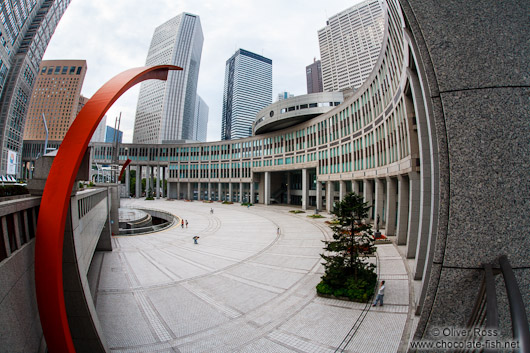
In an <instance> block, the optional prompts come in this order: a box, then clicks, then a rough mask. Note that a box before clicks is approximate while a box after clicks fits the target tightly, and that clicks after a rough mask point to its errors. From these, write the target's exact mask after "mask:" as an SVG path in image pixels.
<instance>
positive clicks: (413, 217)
mask: <svg viewBox="0 0 530 353" xmlns="http://www.w3.org/2000/svg"><path fill="white" fill-rule="evenodd" d="M420 184H421V182H420V174H419V173H417V172H411V173H409V229H408V233H407V258H409V259H412V258H414V257H415V256H416V245H417V244H418V231H419V224H420V212H421V211H420V199H421V185H420Z"/></svg>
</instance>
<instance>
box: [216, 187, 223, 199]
mask: <svg viewBox="0 0 530 353" xmlns="http://www.w3.org/2000/svg"><path fill="white" fill-rule="evenodd" d="M222 190H223V184H221V183H218V184H217V200H218V201H223V195H221V191H222Z"/></svg>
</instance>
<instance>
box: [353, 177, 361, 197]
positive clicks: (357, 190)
mask: <svg viewBox="0 0 530 353" xmlns="http://www.w3.org/2000/svg"><path fill="white" fill-rule="evenodd" d="M351 189H352V191H353V192H354V193H356V194H357V195H359V193H360V192H361V191H360V190H359V189H360V188H359V182H358V181H357V180H352V181H351Z"/></svg>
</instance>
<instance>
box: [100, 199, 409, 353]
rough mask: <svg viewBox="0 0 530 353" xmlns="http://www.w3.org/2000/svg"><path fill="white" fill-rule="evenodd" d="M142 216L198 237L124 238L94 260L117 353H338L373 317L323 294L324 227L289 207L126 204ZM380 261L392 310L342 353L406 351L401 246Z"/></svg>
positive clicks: (108, 334) (377, 315) (104, 319)
mask: <svg viewBox="0 0 530 353" xmlns="http://www.w3.org/2000/svg"><path fill="white" fill-rule="evenodd" d="M135 206H136V207H140V208H154V209H162V210H165V211H167V212H171V213H173V214H174V215H176V216H178V217H180V218H182V219H187V220H188V221H189V227H188V228H181V227H180V226H175V227H173V228H170V229H167V230H165V231H162V232H159V233H154V234H148V235H141V236H127V237H115V238H114V239H113V242H114V251H113V252H98V253H96V254H95V257H94V261H93V266H96V268H95V269H93V270H92V271H91V273H99V277H98V278H96V279H94V280H93V281H94V282H95V285H94V286H95V289H94V291H95V292H96V295H95V303H96V310H97V312H98V316H99V319H100V323H101V326H102V331H103V333H104V335H105V338H106V340H107V343H108V346H109V348H110V350H111V351H112V352H256V353H258V352H259V353H266V352H273V353H282V352H334V351H335V349H336V347H338V346H339V345H340V343H341V342H342V340H343V339H344V337H346V335H347V334H348V331H350V328H351V327H352V326H353V324H354V323H355V321H356V319H357V317H358V316H359V315H360V313H361V311H362V309H363V308H364V304H359V303H353V302H346V301H340V300H334V299H326V298H320V297H317V296H316V292H315V286H316V284H317V283H318V282H319V281H320V276H321V275H322V274H323V267H322V265H321V262H322V260H321V258H320V256H319V254H320V253H321V252H322V247H323V243H322V242H321V240H323V239H326V238H329V237H330V236H331V232H330V229H329V227H328V226H327V225H326V224H325V223H324V221H325V220H326V219H311V218H308V217H307V214H303V213H302V214H292V213H289V212H288V211H289V210H290V209H291V208H288V207H285V206H261V205H257V206H253V207H250V208H247V207H242V206H240V205H239V204H233V205H222V204H220V203H203V202H197V201H195V202H184V201H166V200H155V201H143V200H122V207H135ZM211 208H213V209H214V213H213V214H212V213H211V212H210V209H211ZM327 219H329V218H327ZM278 228H279V229H280V231H279V232H278V231H277V229H278ZM194 236H199V237H200V238H199V241H198V244H194V243H193V237H194ZM378 254H379V274H380V280H385V281H386V285H387V286H386V291H385V305H384V306H383V307H370V310H369V312H368V314H367V316H366V318H365V320H364V322H363V324H362V325H361V327H360V328H359V330H358V331H357V333H356V334H355V336H354V337H353V339H352V340H351V342H350V344H349V345H348V346H347V348H346V350H345V352H359V353H361V352H362V353H369V352H374V353H385V352H397V351H398V347H399V344H400V340H401V337H402V335H403V332H404V328H405V323H406V321H407V314H408V311H409V284H408V276H407V272H406V270H405V266H404V263H403V260H402V258H401V256H400V255H399V253H398V252H397V250H396V248H395V247H394V245H392V244H388V245H379V246H378ZM374 259H375V258H374Z"/></svg>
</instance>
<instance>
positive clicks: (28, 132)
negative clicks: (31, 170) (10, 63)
mask: <svg viewBox="0 0 530 353" xmlns="http://www.w3.org/2000/svg"><path fill="white" fill-rule="evenodd" d="M86 70H87V64H86V61H85V60H44V61H42V62H41V65H40V68H39V73H38V75H37V78H36V82H35V86H34V88H33V93H32V96H31V100H30V103H29V108H28V113H27V117H26V124H25V127H24V140H45V139H46V131H45V128H44V123H43V120H42V119H43V116H44V117H45V118H46V124H47V127H48V137H47V138H48V139H50V140H55V141H61V140H62V139H63V138H64V136H65V135H66V132H67V131H68V129H69V128H70V124H71V123H72V122H73V121H74V119H75V117H76V116H77V113H78V111H79V100H80V97H81V87H82V86H83V81H84V79H85V74H86Z"/></svg>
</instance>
